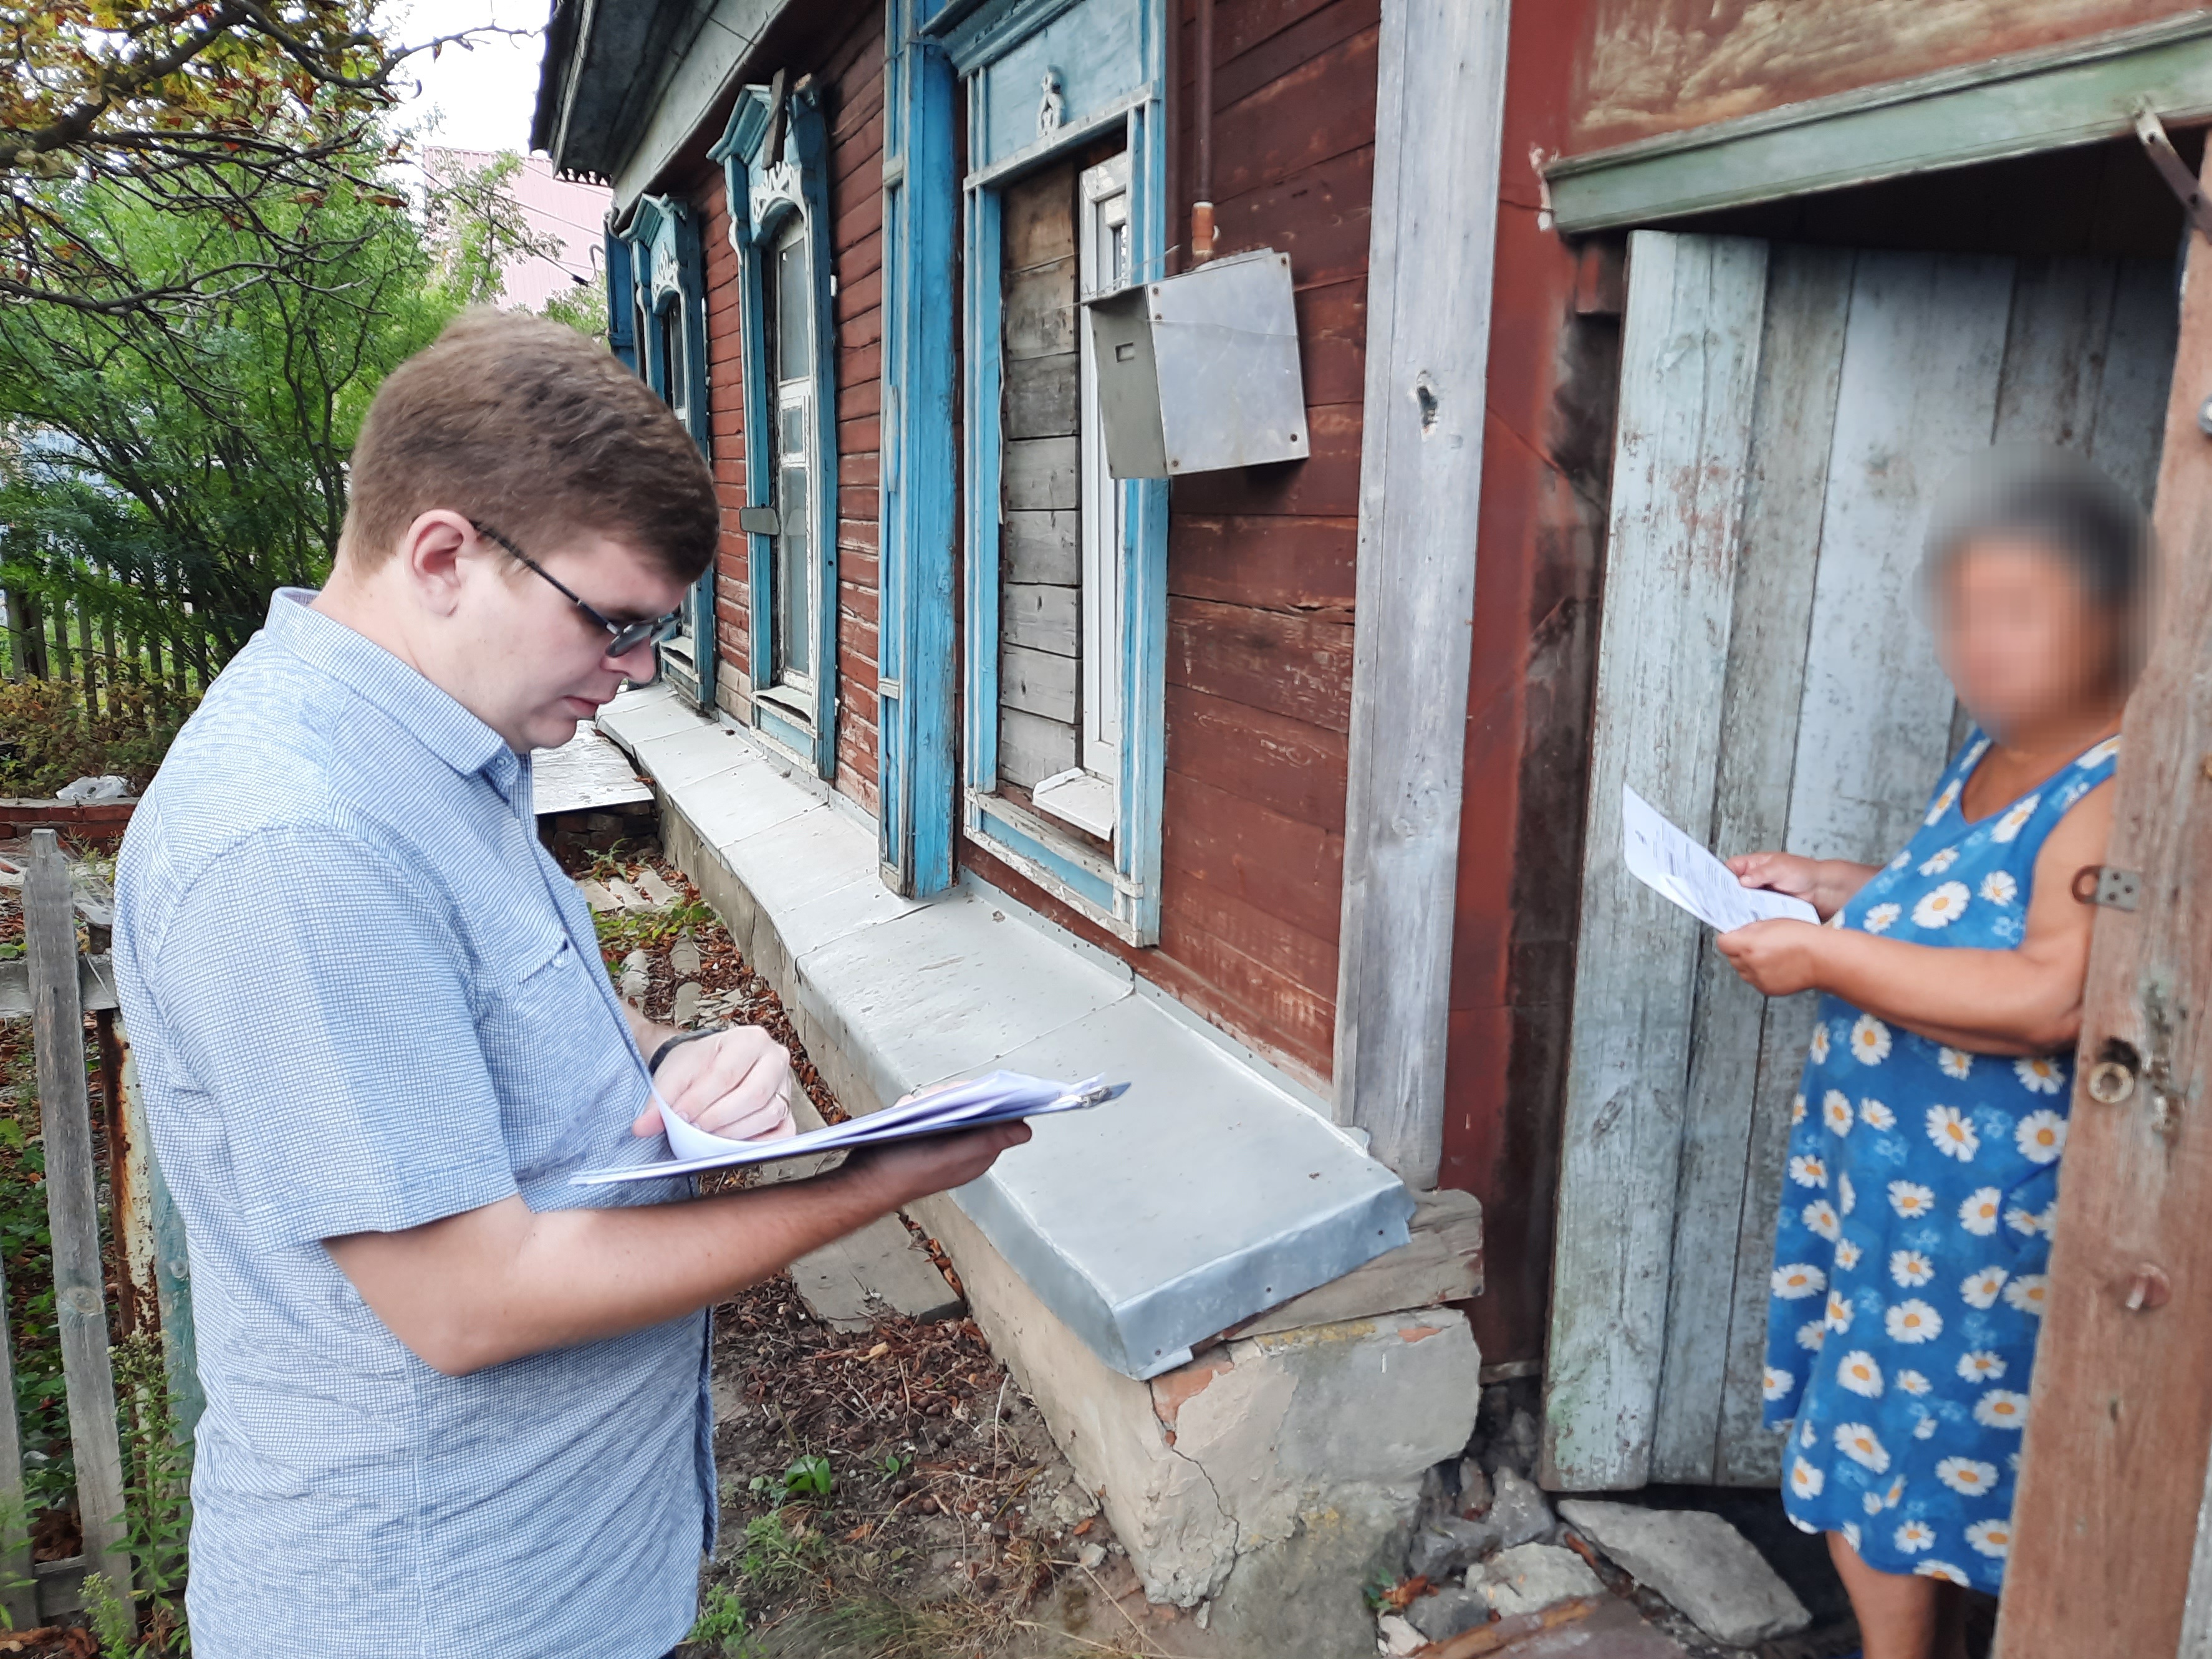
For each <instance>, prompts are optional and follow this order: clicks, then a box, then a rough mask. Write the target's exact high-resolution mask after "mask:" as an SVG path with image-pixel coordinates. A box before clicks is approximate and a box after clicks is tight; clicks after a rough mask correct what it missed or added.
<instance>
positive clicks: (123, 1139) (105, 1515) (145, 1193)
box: [0, 829, 198, 1629]
mask: <svg viewBox="0 0 2212 1659" xmlns="http://www.w3.org/2000/svg"><path fill="white" fill-rule="evenodd" d="M21 882H22V899H23V924H24V942H25V945H26V952H25V957H24V960H23V961H22V962H21V963H5V964H0V1018H10V1017H13V1018H25V1017H27V1018H29V1019H30V1020H31V1022H32V1042H33V1048H34V1050H35V1054H36V1064H37V1077H38V1089H39V1102H40V1135H41V1139H42V1141H43V1144H44V1146H45V1149H46V1214H47V1218H48V1221H49V1223H50V1224H51V1227H52V1237H53V1272H54V1291H55V1297H54V1300H55V1310H56V1319H57V1322H58V1327H59V1332H60V1339H61V1347H62V1365H63V1376H64V1383H65V1384H66V1387H67V1390H68V1398H69V1425H70V1445H71V1449H72V1451H73V1454H74V1456H75V1461H76V1488H77V1515H78V1518H79V1521H80V1523H81V1525H82V1530H83V1536H84V1547H83V1551H82V1554H80V1555H79V1556H77V1557H76V1558H74V1559H69V1560H64V1561H41V1562H37V1563H35V1564H34V1563H33V1561H32V1559H31V1547H30V1541H29V1538H28V1536H27V1529H26V1526H25V1519H26V1511H25V1508H24V1500H23V1462H22V1443H21V1427H20V1425H19V1424H18V1422H17V1419H16V1414H15V1409H14V1402H15V1367H14V1362H13V1357H12V1354H11V1352H10V1346H9V1341H8V1334H7V1328H6V1321H5V1320H4V1318H0V1407H4V1409H0V1513H4V1514H5V1515H7V1516H12V1517H15V1519H14V1521H13V1522H12V1523H11V1524H10V1525H9V1528H8V1530H7V1532H6V1534H4V1536H0V1585H5V1586H9V1587H11V1588H10V1589H8V1590H7V1591H6V1592H5V1605H6V1607H7V1610H8V1613H9V1619H10V1620H12V1621H13V1623H14V1625H15V1627H16V1628H17V1629H22V1628H25V1627H26V1626H31V1625H36V1624H39V1623H40V1622H41V1621H42V1618H51V1617H52V1615H53V1614H55V1613H60V1612H64V1611H68V1610H70V1608H72V1607H75V1606H76V1582H77V1581H78V1580H80V1579H81V1578H82V1576H83V1574H85V1573H86V1572H90V1571H98V1572H100V1573H102V1574H104V1575H105V1576H106V1578H107V1581H108V1583H110V1584H111V1585H112V1587H113V1588H114V1589H115V1590H116V1593H117V1594H118V1596H119V1597H120V1598H121V1599H122V1601H123V1604H124V1605H125V1607H128V1606H129V1604H130V1597H131V1558H130V1556H129V1554H128V1553H126V1551H125V1540H124V1524H123V1515H124V1506H125V1494H124V1468H123V1452H122V1440H121V1436H120V1433H119V1431H118V1423H117V1417H116V1384H115V1374H114V1370H113V1364H112V1358H111V1355H110V1346H111V1344H112V1342H114V1341H116V1340H118V1339H120V1338H123V1337H127V1336H131V1335H134V1334H154V1333H155V1332H159V1333H160V1335H161V1342H162V1346H163V1349H164V1352H165V1356H166V1359H167V1372H168V1376H169V1381H170V1387H171V1389H172V1393H173V1396H174V1397H175V1398H176V1399H177V1401H178V1405H179V1420H180V1422H181V1423H182V1424H184V1425H185V1426H186V1427H187V1428H189V1425H191V1422H192V1421H193V1420H194V1419H197V1414H198V1413H197V1401H198V1389H197V1378H196V1377H195V1376H194V1365H193V1360H192V1351H191V1299H190V1292H189V1290H188V1288H187V1286H188V1280H187V1278H186V1270H185V1260H184V1257H185V1250H184V1235H183V1229H182V1225H181V1223H180V1221H179V1218H178V1217H177V1215H176V1213H175V1211H174V1208H173V1206H172V1205H171V1204H170V1203H169V1201H168V1194H167V1189H166V1188H164V1187H163V1186H162V1184H161V1173H160V1170H159V1168H158V1166H156V1164H155V1162H154V1159H153V1157H152V1153H151V1146H150V1143H149V1138H148V1134H147V1130H146V1125H145V1121H144V1116H143V1111H142V1110H141V1109H140V1107H139V1103H138V1099H137V1077H136V1073H135V1069H134V1068H133V1066H132V1065H131V1058H130V1049H129V1045H128V1042H127V1041H126V1039H125V1034H124V1031H123V1029H122V1026H121V1024H120V1022H119V1020H118V1016H117V1012H116V998H115V976H114V974H113V972H112V962H111V959H110V957H109V956H108V955H107V953H106V951H107V945H108V937H109V930H110V928H111V927H112V921H113V911H112V897H111V896H110V895H109V894H108V892H107V890H106V888H105V886H104V885H103V884H99V883H96V882H92V881H88V880H87V879H85V878H83V876H82V873H81V872H77V871H76V870H75V868H74V867H73V866H72V864H71V862H70V860H69V859H68V858H67V857H66V856H65V855H64V854H63V852H62V850H61V847H60V844H59V842H58V838H57V837H56V836H55V834H54V832H53V831H52V830H51V829H40V830H37V831H35V832H34V833H33V836H32V852H31V858H30V861H29V863H28V864H27V866H25V867H24V868H23V870H22V872H21ZM80 918H82V921H84V923H85V927H86V933H87V936H88V943H89V947H90V948H88V949H86V950H82V951H80V949H79V947H78V944H77V922H78V921H79V919H80ZM87 1015H90V1016H91V1018H92V1021H93V1024H94V1035H95V1036H96V1039H97V1047H98V1054H99V1061H98V1069H99V1073H100V1092H101V1097H102V1100H103V1103H104V1104H105V1108H106V1109H105V1113H104V1120H103V1122H102V1124H101V1126H100V1127H101V1129H102V1133H103V1139H104V1140H105V1143H106V1154H107V1156H106V1170H105V1174H106V1177H107V1181H108V1183H109V1194H108V1195H109V1215H110V1218H111V1220H112V1226H113V1230H114V1234H115V1240H116V1245H117V1272H116V1276H115V1293H116V1303H117V1306H116V1309H115V1316H114V1319H113V1322H112V1323H111V1319H110V1313H109V1309H108V1305H107V1286H106V1279H107V1274H106V1269H105V1265H104V1258H103V1255H102V1250H101V1242H100V1195H99V1178H100V1174H101V1173H102V1172H101V1170H99V1169H98V1168H96V1167H95V1163H94V1150H93V1147H94V1142H93V1125H92V1107H91V1098H90V1091H89V1089H88V1084H87V1077H86V1067H85V1063H84V1037H85V1018H86V1016H87ZM6 1305H7V1287H6V1283H5V1279H4V1277H0V1310H4V1308H5V1307H6Z"/></svg>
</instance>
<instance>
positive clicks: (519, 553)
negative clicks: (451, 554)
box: [469, 519, 684, 657]
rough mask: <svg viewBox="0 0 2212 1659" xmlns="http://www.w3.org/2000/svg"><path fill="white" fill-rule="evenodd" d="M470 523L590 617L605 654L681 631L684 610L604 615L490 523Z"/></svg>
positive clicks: (627, 650) (659, 641)
mask: <svg viewBox="0 0 2212 1659" xmlns="http://www.w3.org/2000/svg"><path fill="white" fill-rule="evenodd" d="M469 523H470V524H471V526H472V527H473V528H474V529H475V531H476V532H477V535H479V536H481V537H483V538H484V539H485V540H486V541H488V542H497V543H498V544H500V545H501V547H503V548H505V549H506V550H507V551H508V552H509V553H512V554H513V556H515V557H516V558H517V559H520V561H521V562H522V563H523V564H524V566H525V567H526V568H528V569H530V570H531V571H532V572H534V573H535V574H538V575H539V576H542V577H544V579H545V580H547V581H549V582H550V583H551V584H552V585H553V587H554V589H555V591H556V592H559V593H561V594H562V595H563V596H564V597H565V598H566V599H568V603H569V604H571V605H574V606H575V607H576V609H577V610H579V611H582V612H583V613H584V614H585V615H586V617H590V618H591V619H592V623H594V624H596V625H597V626H599V627H600V628H604V629H606V631H607V655H609V656H610V657H627V656H628V655H629V653H631V652H633V651H635V650H636V649H637V648H638V647H640V646H641V645H646V644H652V645H660V644H663V643H665V642H666V641H669V640H672V639H674V638H675V637H676V636H677V635H678V634H680V633H682V632H683V631H684V613H683V612H682V611H670V612H669V613H668V614H667V615H666V616H665V617H647V618H646V619H645V620H644V621H642V622H628V623H618V622H615V621H613V620H611V618H609V617H605V616H603V615H602V614H600V612H599V611H597V610H595V609H593V608H592V605H589V604H587V603H586V601H585V600H584V599H581V598H580V597H579V596H578V595H577V593H576V592H575V590H574V589H573V588H571V587H570V586H568V584H567V583H566V582H564V581H562V580H561V579H560V578H559V577H558V576H556V575H555V574H553V573H552V572H551V571H550V570H548V569H546V568H545V567H544V565H541V564H540V563H538V561H537V560H535V559H533V558H532V557H531V556H530V555H528V554H527V553H526V552H524V551H523V550H521V549H520V548H519V547H517V546H516V545H515V544H513V542H511V541H509V540H507V538H506V537H504V536H502V535H501V534H500V533H499V532H497V531H496V530H494V529H493V528H491V526H489V525H481V524H477V522H476V520H473V519H471V520H469Z"/></svg>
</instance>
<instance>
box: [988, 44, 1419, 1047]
mask: <svg viewBox="0 0 2212 1659" xmlns="http://www.w3.org/2000/svg"><path fill="white" fill-rule="evenodd" d="M1179 10H1180V16H1181V22H1182V37H1181V41H1180V45H1181V47H1182V50H1181V52H1180V54H1179V58H1178V62H1179V64H1180V71H1181V75H1182V84H1181V85H1180V86H1179V88H1177V92H1178V95H1177V97H1176V100H1175V104H1174V111H1173V115H1174V119H1175V123H1176V143H1177V155H1176V167H1175V169H1174V171H1175V172H1176V174H1177V175H1178V176H1179V177H1180V179H1182V181H1183V184H1184V185H1185V187H1186V188H1185V189H1184V191H1182V192H1181V193H1182V194H1185V195H1187V193H1188V191H1187V186H1188V181H1189V179H1191V177H1192V173H1191V167H1192V157H1191V153H1190V149H1191V127H1190V121H1189V117H1190V107H1191V106H1190V86H1189V76H1190V71H1191V69H1192V66H1193V64H1194V61H1195V59H1194V53H1195V52H1196V50H1197V41H1196V34H1195V24H1194V18H1195V11H1194V7H1193V5H1192V4H1191V3H1190V0H1180V4H1179ZM1378 11H1379V8H1378V5H1377V0H1220V3H1219V4H1218V7H1217V9H1216V13H1215V23H1214V31H1215V34H1214V54H1215V67H1214V99H1215V114H1214V129H1213V131H1214V197H1215V204H1216V205H1215V218H1216V223H1217V225H1218V234H1219V240H1218V247H1217V251H1218V252H1221V253H1235V252H1241V251H1243V250H1244V249H1247V248H1255V247H1273V248H1276V249H1279V250H1281V251H1282V252H1287V253H1288V254H1289V255H1290V256H1291V274H1292V279H1293V282H1294V283H1295V284H1296V288H1297V308H1298V322H1299V346H1300V349H1301V351H1302V353H1303V355H1304V368H1305V393H1306V403H1307V406H1308V418H1309V421H1310V426H1311V431H1312V438H1313V449H1312V455H1311V459H1308V460H1306V461H1303V462H1299V463H1296V464H1292V465H1282V466H1271V467H1255V468H1251V469H1249V470H1248V471H1241V472H1225V473H1218V474H1212V475H1208V476H1203V477H1186V478H1182V479H1178V480H1177V481H1176V484H1175V486H1174V493H1173V498H1172V507H1171V511H1170V520H1169V526H1170V527H1169V536H1168V595H1169V597H1168V649H1167V739H1168V744H1167V767H1168V770H1167V780H1166V792H1165V796H1166V799H1165V811H1164V825H1163V843H1164V844H1163V848H1162V851H1163V856H1164V862H1165V866H1166V867H1165V872H1164V879H1163V883H1162V895H1161V897H1162V904H1161V919H1160V943H1159V945H1158V948H1157V949H1153V950H1147V951H1135V950H1132V949H1130V948H1128V947H1127V946H1124V945H1120V944H1118V943H1117V942H1115V941H1114V940H1112V939H1109V938H1108V937H1107V936H1106V935H1105V934H1104V933H1102V932H1101V931H1100V930H1098V929H1097V928H1095V927H1091V926H1090V925H1089V924H1087V923H1085V922H1084V921H1081V919H1080V918H1079V917H1077V916H1075V915H1073V912H1071V911H1069V910H1067V909H1066V908H1065V907H1062V906H1060V905H1057V904H1055V903H1054V902H1052V901H1051V900H1050V899H1048V898H1047V897H1046V896H1044V895H1042V893H1040V892H1038V891H1037V890H1036V889H1034V888H1032V887H1030V885H1029V884H1027V883H1025V882H1024V881H1022V880H1021V879H1020V878H1018V877H1017V876H1015V875H1014V874H1013V873H1012V872H1011V871H1009V870H1007V869H1006V867H1005V866H1003V865H1001V864H1000V863H999V862H998V861H997V860H993V859H991V858H990V857H989V856H988V855H987V854H983V853H981V852H979V851H977V850H976V849H975V848H974V847H973V846H972V845H970V846H968V847H964V848H963V849H962V857H963V861H965V862H967V863H969V864H970V865H972V866H975V867H977V868H978V869H979V870H980V871H981V872H984V873H986V874H987V876H988V877H989V878H990V879H992V880H993V881H994V882H997V883H1000V884H1003V885H1005V886H1006V887H1007V888H1009V889H1010V890H1012V891H1014V892H1015V893H1017V894H1018V896H1020V897H1022V898H1023V899H1024V900H1025V901H1027V902H1030V903H1031V904H1034V905H1036V906H1037V907H1038V908H1041V909H1042V910H1045V911H1046V912H1047V913H1048V914H1049V915H1052V916H1053V917H1054V920H1056V921H1060V922H1061V923H1063V924H1065V925H1066V926H1067V927H1071V928H1073V929H1074V930H1075V931H1076V932H1078V933H1081V934H1082V935H1083V936H1084V937H1085V938H1087V939H1091V940H1093V941H1094V942H1096V943H1098V944H1100V945H1104V946H1106V947H1107V948H1108V949H1109V950H1112V951H1115V953H1116V954H1117V955H1120V956H1121V957H1123V958H1124V959H1125V960H1127V961H1128V962H1130V963H1133V965H1134V966H1135V968H1136V969H1137V971H1139V973H1141V974H1144V975H1146V977H1147V978H1149V979H1152V981H1155V982H1156V983H1158V984H1159V985H1160V986H1162V987H1164V988H1165V989H1167V990H1168V991H1170V992H1171V993H1172V994H1175V995H1176V997H1178V998H1179V999H1180V1000H1182V1001H1183V1002H1184V1003H1186V1004H1187V1005H1188V1006H1191V1007H1193V1008H1194V1009H1196V1010H1197V1011H1198V1012H1200V1013H1201V1014H1203V1015H1204V1016H1206V1018H1208V1019H1211V1020H1212V1021H1213V1022H1215V1023H1216V1024H1219V1025H1221V1026H1223V1027H1225V1029H1227V1030H1230V1031H1231V1032H1232V1033H1234V1034H1235V1035H1236V1036H1239V1037H1240V1038H1242V1039H1243V1040H1244V1041H1245V1042H1249V1043H1250V1044H1251V1045H1252V1046H1253V1047H1255V1048H1258V1049H1260V1050H1261V1051H1263V1052H1265V1053H1267V1054H1272V1055H1273V1056H1274V1057H1276V1058H1277V1059H1279V1060H1283V1061H1285V1062H1286V1063H1287V1064H1288V1065H1289V1066H1291V1068H1292V1069H1293V1070H1294V1071H1296V1072H1297V1073H1302V1074H1304V1076H1306V1077H1307V1078H1308V1079H1310V1080H1311V1081H1313V1082H1314V1083H1316V1084H1317V1085H1323V1086H1325V1085H1326V1082H1327V1079H1328V1072H1329V1060H1330V1048H1331V1046H1332V1042H1333V1038H1334V1030H1335V1023H1336V956H1337V925H1338V912H1339V908H1340V904H1341V901H1342V892H1343V883H1344V796H1345V734H1346V728H1347V726H1348V725H1349V723H1350V711H1351V702H1352V558H1353V553H1354V550H1355V548H1356V547H1357V545H1358V511H1359V501H1358V491H1359V434H1360V396H1361V387H1362V380H1363V377H1364V347H1365V327H1366V301H1367V217H1368V198H1369V196H1370V192H1371V189H1372V179H1373V171H1374V141H1375V43H1376V18H1377V15H1378ZM1170 213H1171V216H1172V218H1171V222H1170V231H1169V239H1170V242H1171V243H1175V244H1177V245H1178V252H1180V245H1181V244H1182V243H1183V242H1184V240H1186V238H1187V236H1188V228H1189V226H1188V202H1187V201H1183V200H1177V201H1176V202H1174V203H1173V204H1171V206H1170Z"/></svg>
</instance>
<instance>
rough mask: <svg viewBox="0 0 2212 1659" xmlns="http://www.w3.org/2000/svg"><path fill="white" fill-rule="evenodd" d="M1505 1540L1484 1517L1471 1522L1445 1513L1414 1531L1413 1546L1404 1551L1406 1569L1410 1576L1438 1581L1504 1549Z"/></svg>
mask: <svg viewBox="0 0 2212 1659" xmlns="http://www.w3.org/2000/svg"><path fill="white" fill-rule="evenodd" d="M1504 1543H1505V1539H1504V1534H1502V1533H1501V1532H1500V1531H1499V1530H1498V1526H1497V1523H1496V1522H1492V1520H1491V1519H1490V1518H1489V1517H1488V1516H1484V1517H1482V1518H1481V1519H1480V1520H1474V1521H1469V1520H1467V1519H1465V1518H1463V1517H1462V1516H1446V1517H1445V1518H1444V1519H1443V1520H1441V1521H1438V1522H1434V1523H1432V1524H1431V1525H1429V1526H1425V1527H1423V1528H1420V1530H1419V1531H1418V1532H1416V1533H1415V1534H1413V1547H1411V1548H1410V1549H1409V1550H1407V1553H1406V1572H1407V1577H1413V1578H1425V1579H1427V1580H1428V1581H1429V1582H1430V1583H1431V1584H1441V1583H1443V1582H1444V1581H1445V1580H1446V1579H1447V1578H1454V1577H1458V1576H1459V1575H1460V1574H1461V1573H1462V1572H1465V1571H1467V1570H1468V1568H1469V1567H1471V1566H1473V1565H1474V1564H1475V1563H1476V1562H1478V1561H1480V1560H1481V1559H1482V1558H1483V1557H1484V1556H1486V1555H1488V1554H1490V1553H1492V1552H1493V1551H1495V1550H1498V1549H1500V1548H1503V1547H1504Z"/></svg>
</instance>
